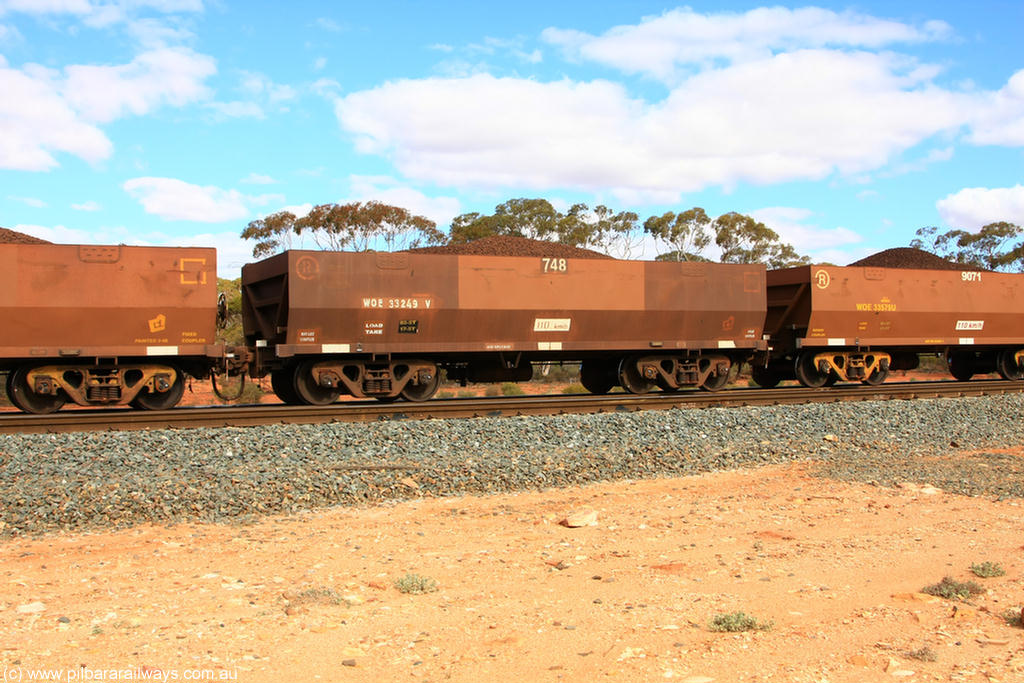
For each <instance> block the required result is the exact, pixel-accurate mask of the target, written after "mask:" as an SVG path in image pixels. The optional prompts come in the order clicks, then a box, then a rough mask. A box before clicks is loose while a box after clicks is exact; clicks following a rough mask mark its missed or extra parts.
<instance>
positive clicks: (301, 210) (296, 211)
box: [274, 202, 313, 218]
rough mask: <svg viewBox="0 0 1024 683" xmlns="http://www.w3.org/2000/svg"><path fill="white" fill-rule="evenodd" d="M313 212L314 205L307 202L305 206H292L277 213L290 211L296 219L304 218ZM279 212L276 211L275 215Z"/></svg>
mask: <svg viewBox="0 0 1024 683" xmlns="http://www.w3.org/2000/svg"><path fill="white" fill-rule="evenodd" d="M312 210H313V205H312V204H311V203H310V202H306V203H305V204H292V205H290V206H282V207H281V208H280V209H278V210H277V211H288V212H289V213H291V214H292V215H294V216H295V217H296V218H302V217H303V216H305V215H307V214H308V213H309V212H310V211H312ZM277 211H275V212H274V213H277Z"/></svg>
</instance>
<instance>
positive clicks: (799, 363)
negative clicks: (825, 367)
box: [793, 352, 831, 389]
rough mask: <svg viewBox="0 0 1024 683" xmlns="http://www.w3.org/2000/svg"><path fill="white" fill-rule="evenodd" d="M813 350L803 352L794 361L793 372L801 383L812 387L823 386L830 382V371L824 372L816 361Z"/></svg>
mask: <svg viewBox="0 0 1024 683" xmlns="http://www.w3.org/2000/svg"><path fill="white" fill-rule="evenodd" d="M814 356H815V354H814V353H813V352H805V353H801V354H800V355H799V356H797V357H796V360H795V361H794V362H793V374H795V375H796V378H797V380H798V381H799V382H800V384H803V385H804V386H805V387H810V388H811V389H817V388H818V387H823V386H825V384H826V383H827V382H828V376H829V374H831V373H829V372H822V371H821V370H819V369H818V366H817V364H816V363H815V362H814Z"/></svg>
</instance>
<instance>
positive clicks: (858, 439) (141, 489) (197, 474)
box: [0, 394, 1024, 536]
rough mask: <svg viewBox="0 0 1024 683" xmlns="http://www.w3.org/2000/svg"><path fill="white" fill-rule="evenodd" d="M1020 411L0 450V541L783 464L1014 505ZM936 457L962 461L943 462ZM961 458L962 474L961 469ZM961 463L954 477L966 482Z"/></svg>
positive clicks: (219, 432)
mask: <svg viewBox="0 0 1024 683" xmlns="http://www.w3.org/2000/svg"><path fill="white" fill-rule="evenodd" d="M1022 411H1024V396H1022V395H1020V394H1009V395H1002V396H989V397H981V398H960V399H929V400H916V401H879V402H844V403H828V404H808V405H796V406H773V407H747V408H709V409H703V410H693V409H673V410H667V411H647V412H636V413H625V412H623V413H613V414H602V415H560V416H548V417H509V418H477V419H470V420H465V419H459V420H423V421H396V422H377V423H370V424H365V423H339V424H330V425H273V426H262V427H247V428H223V429H194V430H162V431H152V432H108V433H101V432H97V433H72V434H31V435H0V535H4V536H17V535H24V534H38V533H41V532H45V531H51V530H58V529H96V528H105V527H118V526H127V525H132V524H138V523H143V522H156V523H174V522H186V521H250V520H253V519H255V518H257V517H259V516H262V515H266V514H279V513H291V512H298V511H301V510H309V509H314V508H318V507H324V506H331V505H352V504H366V503H374V502H379V501H383V500H389V499H403V498H412V497H417V496H422V495H433V496H451V495H460V494H471V493H490V492H504V491H516V490H523V489H538V488H549V487H557V486H565V485H573V484H585V483H590V482H597V481H610V480H618V479H640V478H650V477H669V476H683V475H689V474H695V473H699V472H708V471H714V470H723V469H731V468H738V467H756V466H761V465H767V464H774V463H783V462H788V461H793V460H808V461H816V464H815V467H816V468H817V469H818V471H819V472H820V473H821V474H822V475H824V476H829V477H834V478H840V479H847V480H852V481H864V482H875V483H878V484H880V485H885V486H892V485H896V484H898V483H901V482H918V483H929V484H932V485H933V486H937V487H939V488H942V489H944V490H947V491H951V492H956V493H963V494H968V495H985V496H991V497H999V498H1002V497H1024V466H1022V465H1024V462H1022V460H1021V459H1020V458H1017V457H1012V456H1006V455H1002V454H999V453H997V452H992V453H977V452H978V451H984V450H986V449H989V450H992V451H996V450H997V449H1000V448H1004V447H1010V446H1017V445H1021V444H1024V429H1022V428H1021V426H1020V419H1019V416H1020V414H1021V412H1022ZM951 453H968V454H969V455H966V456H961V457H958V458H956V459H955V460H951V459H949V458H948V457H945V456H948V455H949V454H951ZM965 458H966V459H965ZM965 463H966V466H965Z"/></svg>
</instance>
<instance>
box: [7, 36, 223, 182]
mask: <svg viewBox="0 0 1024 683" xmlns="http://www.w3.org/2000/svg"><path fill="white" fill-rule="evenodd" d="M215 70H216V69H215V67H214V65H213V60H212V59H211V58H209V57H205V56H203V55H198V54H196V53H194V52H192V51H191V50H187V49H162V50H154V51H150V52H145V53H143V54H140V55H139V56H138V57H136V58H135V59H134V60H132V62H131V63H130V64H126V65H121V66H87V65H72V66H68V67H67V68H66V69H65V71H64V74H63V75H62V74H61V73H60V72H58V71H55V70H53V69H47V68H44V67H41V66H38V65H34V64H29V65H26V66H25V67H24V69H21V70H19V69H13V68H10V67H9V66H8V64H7V62H6V61H5V60H4V59H3V58H2V57H0V92H3V93H4V96H3V97H2V98H0V168H8V169H15V170H23V171H42V170H47V169H50V168H53V167H54V166H56V165H57V160H56V159H55V158H54V156H53V153H54V152H65V153H69V154H73V155H75V156H77V157H80V158H82V159H84V160H85V161H88V162H89V163H93V164H95V163H97V162H99V161H102V160H104V159H106V158H107V157H109V156H110V154H111V152H112V150H113V145H112V144H111V142H110V140H109V139H108V138H107V136H106V135H105V134H104V133H103V131H102V130H101V129H100V128H98V127H97V126H96V125H95V124H97V123H108V122H110V121H112V120H114V119H116V118H119V117H121V116H124V115H125V114H128V113H132V114H137V115H138V114H146V113H148V112H150V111H152V110H153V109H155V108H157V107H159V106H161V105H164V104H169V105H174V106H181V105H184V104H187V103H189V102H191V101H194V100H195V99H199V98H202V97H204V96H206V94H207V90H206V87H205V85H203V80H204V79H206V78H207V77H208V76H210V75H211V74H212V73H213V72H214V71H215Z"/></svg>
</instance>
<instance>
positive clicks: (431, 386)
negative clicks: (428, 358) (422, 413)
mask: <svg viewBox="0 0 1024 683" xmlns="http://www.w3.org/2000/svg"><path fill="white" fill-rule="evenodd" d="M421 377H422V376H421ZM439 386H441V373H440V372H439V371H438V369H437V368H436V367H435V368H434V372H433V373H432V374H431V376H430V381H428V382H421V383H419V384H413V383H412V382H409V383H408V384H406V385H405V387H404V388H403V389H402V392H401V393H402V398H404V399H405V400H406V401H426V400H428V399H430V398H431V397H433V395H434V394H436V393H437V388H438V387H439Z"/></svg>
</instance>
